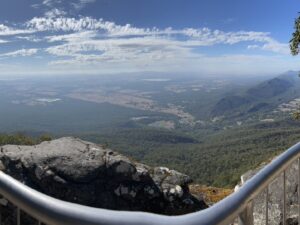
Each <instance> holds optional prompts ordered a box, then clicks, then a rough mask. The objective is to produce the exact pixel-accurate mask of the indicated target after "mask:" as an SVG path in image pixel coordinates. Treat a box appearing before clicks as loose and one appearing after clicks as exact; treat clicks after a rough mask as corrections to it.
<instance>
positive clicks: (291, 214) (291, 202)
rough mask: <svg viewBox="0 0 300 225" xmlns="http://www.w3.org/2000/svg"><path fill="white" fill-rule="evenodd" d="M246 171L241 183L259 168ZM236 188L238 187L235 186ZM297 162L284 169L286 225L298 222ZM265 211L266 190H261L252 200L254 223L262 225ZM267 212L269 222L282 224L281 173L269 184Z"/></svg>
mask: <svg viewBox="0 0 300 225" xmlns="http://www.w3.org/2000/svg"><path fill="white" fill-rule="evenodd" d="M264 166H265V165H262V166H261V167H259V168H257V169H256V170H252V171H248V172H247V173H245V174H244V175H242V176H241V185H243V184H244V183H245V182H246V181H247V180H249V179H250V178H251V177H253V176H254V175H255V174H256V173H257V172H258V171H259V170H260V169H261V168H263V167H264ZM236 189H238V188H236ZM297 189H298V163H297V162H295V163H293V164H292V165H291V166H290V168H288V169H287V170H286V199H287V201H286V202H287V204H286V212H287V221H286V224H287V225H295V224H298V222H297V221H298V190H297ZM236 191H237V190H236ZM265 212H266V192H265V191H264V192H262V193H261V194H260V195H259V196H258V197H257V198H256V199H255V200H254V220H255V224H257V225H263V224H266V222H265ZM268 212H269V224H270V225H280V224H282V215H283V213H282V212H283V175H281V176H279V177H278V178H276V179H275V180H274V181H273V182H272V183H271V184H270V185H269V198H268Z"/></svg>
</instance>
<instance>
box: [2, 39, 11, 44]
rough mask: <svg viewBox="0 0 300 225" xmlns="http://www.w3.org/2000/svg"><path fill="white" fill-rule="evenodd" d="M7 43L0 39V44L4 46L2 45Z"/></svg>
mask: <svg viewBox="0 0 300 225" xmlns="http://www.w3.org/2000/svg"><path fill="white" fill-rule="evenodd" d="M8 42H9V41H7V40H1V39H0V44H4V43H8Z"/></svg>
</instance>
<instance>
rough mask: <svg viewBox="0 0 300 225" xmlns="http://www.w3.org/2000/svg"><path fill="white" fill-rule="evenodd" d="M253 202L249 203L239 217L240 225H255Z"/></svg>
mask: <svg viewBox="0 0 300 225" xmlns="http://www.w3.org/2000/svg"><path fill="white" fill-rule="evenodd" d="M253 224H254V219H253V200H252V201H251V202H249V203H248V204H247V206H246V208H245V209H244V211H243V212H241V213H240V215H239V225H253Z"/></svg>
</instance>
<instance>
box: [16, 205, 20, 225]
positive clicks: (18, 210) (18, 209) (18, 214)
mask: <svg viewBox="0 0 300 225" xmlns="http://www.w3.org/2000/svg"><path fill="white" fill-rule="evenodd" d="M17 225H21V211H20V208H19V207H17Z"/></svg>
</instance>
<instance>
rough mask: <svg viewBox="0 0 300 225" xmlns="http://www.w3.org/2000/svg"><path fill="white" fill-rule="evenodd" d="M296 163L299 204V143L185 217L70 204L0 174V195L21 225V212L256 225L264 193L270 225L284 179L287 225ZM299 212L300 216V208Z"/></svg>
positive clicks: (41, 219)
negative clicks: (278, 183)
mask: <svg viewBox="0 0 300 225" xmlns="http://www.w3.org/2000/svg"><path fill="white" fill-rule="evenodd" d="M295 161H296V162H297V163H298V164H297V165H298V174H297V178H298V180H297V181H296V182H297V183H298V204H299V203H300V190H299V187H300V143H298V144H296V145H294V146H293V147H291V148H290V149H288V150H287V151H285V152H284V153H283V154H281V155H280V156H279V157H277V158H276V159H275V160H273V161H272V162H271V163H270V164H268V165H267V166H265V167H264V168H263V169H262V170H261V171H259V172H258V173H257V174H256V175H255V176H253V177H252V178H251V179H250V180H248V181H247V182H246V183H245V184H244V185H243V186H242V187H241V188H240V189H239V190H238V191H237V192H235V193H233V194H231V195H230V196H228V197H227V198H225V199H223V200H222V201H220V202H218V203H217V204H215V205H213V206H212V207H210V208H208V209H205V210H202V211H200V212H196V213H191V214H187V215H183V216H162V215H156V214H151V213H144V212H126V211H113V210H105V209H97V208H92V207H87V206H82V205H78V204H74V203H69V202H65V201H61V200H58V199H55V198H52V197H50V196H47V195H44V194H42V193H40V192H37V191H35V190H33V189H31V188H29V187H27V186H25V185H23V184H22V183H20V182H18V181H17V180H15V179H13V178H12V177H10V176H8V175H6V174H4V173H3V172H0V194H1V195H2V196H4V198H5V199H7V200H9V201H10V202H11V203H13V204H14V205H15V206H17V213H16V216H17V224H18V225H20V224H22V218H21V215H22V214H21V211H22V212H26V213H27V214H29V215H31V216H33V217H34V218H36V219H37V221H36V224H42V223H43V224H49V225H229V224H233V223H234V221H236V219H238V223H239V224H240V225H253V224H254V218H253V203H254V199H255V198H256V197H257V196H258V195H259V194H261V193H262V192H264V191H265V192H266V198H265V205H266V210H265V221H266V224H269V210H268V204H269V202H268V201H269V200H268V199H269V185H270V183H271V182H272V181H273V180H274V179H275V178H277V177H279V176H280V175H283V182H282V196H283V212H282V214H283V215H282V221H281V223H282V224H283V225H286V219H287V217H286V215H287V214H286V200H287V199H286V170H287V168H288V167H289V166H290V165H292V163H293V162H295ZM299 205H300V204H299ZM298 210H299V213H300V207H298ZM0 214H1V212H0ZM299 215H300V214H299ZM0 218H1V217H0ZM299 218H300V217H298V224H300V219H299ZM0 222H1V221H0ZM278 224H279V222H278Z"/></svg>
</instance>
